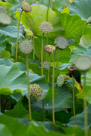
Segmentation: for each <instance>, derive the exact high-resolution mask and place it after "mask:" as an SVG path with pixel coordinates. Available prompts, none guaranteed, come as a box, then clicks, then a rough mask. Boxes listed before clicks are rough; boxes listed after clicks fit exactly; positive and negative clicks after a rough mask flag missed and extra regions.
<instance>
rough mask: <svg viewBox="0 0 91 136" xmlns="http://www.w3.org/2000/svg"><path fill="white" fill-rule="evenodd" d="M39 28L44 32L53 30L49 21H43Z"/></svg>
mask: <svg viewBox="0 0 91 136" xmlns="http://www.w3.org/2000/svg"><path fill="white" fill-rule="evenodd" d="M39 28H40V30H41V31H42V32H43V33H50V32H51V31H52V30H53V26H52V24H51V23H49V22H47V21H44V22H42V23H41V24H40V26H39Z"/></svg>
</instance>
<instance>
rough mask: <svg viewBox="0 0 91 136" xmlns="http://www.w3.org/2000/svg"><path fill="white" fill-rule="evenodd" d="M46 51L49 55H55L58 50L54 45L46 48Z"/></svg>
mask: <svg viewBox="0 0 91 136" xmlns="http://www.w3.org/2000/svg"><path fill="white" fill-rule="evenodd" d="M45 51H46V52H47V53H49V54H53V53H55V51H56V48H55V46H53V45H46V46H45Z"/></svg>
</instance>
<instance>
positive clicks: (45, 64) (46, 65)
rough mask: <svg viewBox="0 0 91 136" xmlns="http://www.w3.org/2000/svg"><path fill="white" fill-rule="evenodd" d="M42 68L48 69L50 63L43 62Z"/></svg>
mask: <svg viewBox="0 0 91 136" xmlns="http://www.w3.org/2000/svg"><path fill="white" fill-rule="evenodd" d="M43 68H44V69H50V62H48V61H44V62H43Z"/></svg>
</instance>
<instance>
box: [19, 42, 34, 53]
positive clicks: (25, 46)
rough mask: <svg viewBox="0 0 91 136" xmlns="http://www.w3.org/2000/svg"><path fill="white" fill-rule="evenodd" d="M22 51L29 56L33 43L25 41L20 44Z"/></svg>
mask: <svg viewBox="0 0 91 136" xmlns="http://www.w3.org/2000/svg"><path fill="white" fill-rule="evenodd" d="M19 48H20V51H21V52H23V53H24V54H29V53H31V52H32V49H33V47H32V42H31V41H29V40H23V41H22V42H21V43H20V46H19Z"/></svg>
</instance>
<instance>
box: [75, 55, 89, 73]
mask: <svg viewBox="0 0 91 136" xmlns="http://www.w3.org/2000/svg"><path fill="white" fill-rule="evenodd" d="M76 67H77V68H78V69H79V70H81V71H87V70H89V69H90V68H91V58H90V57H89V56H80V57H78V58H77V60H76Z"/></svg>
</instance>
